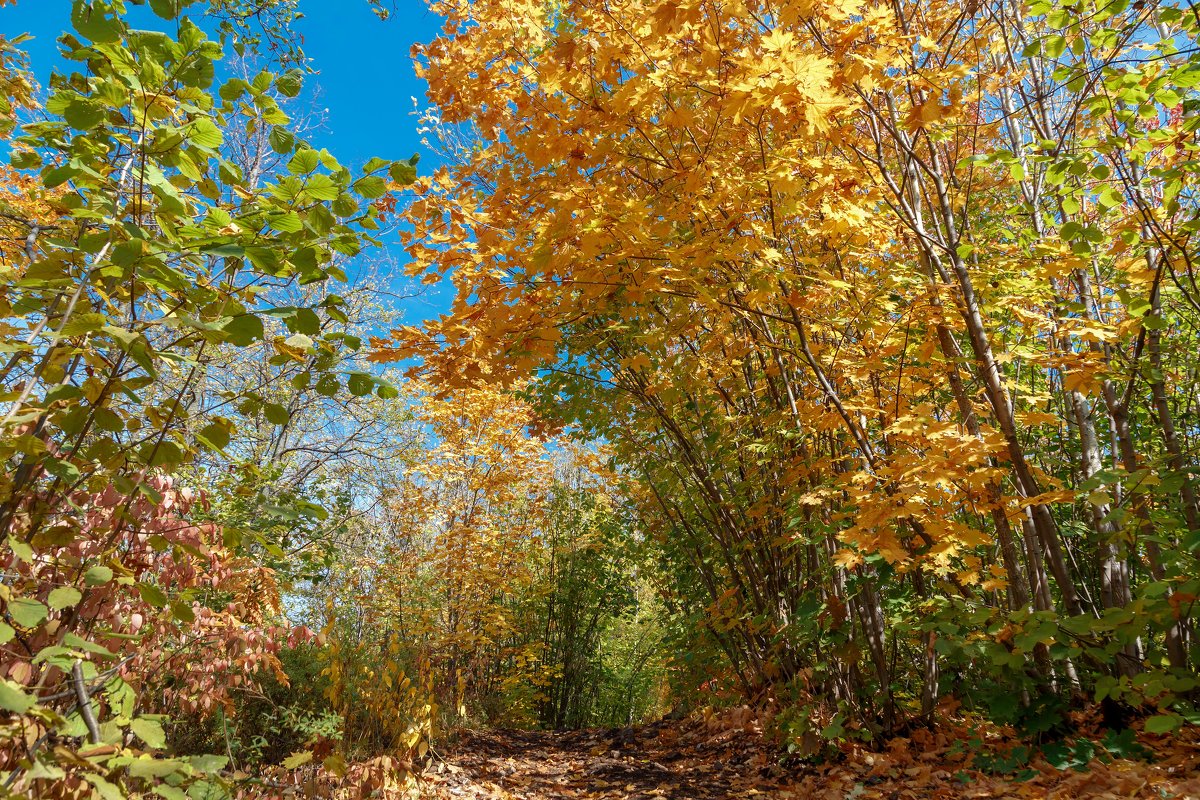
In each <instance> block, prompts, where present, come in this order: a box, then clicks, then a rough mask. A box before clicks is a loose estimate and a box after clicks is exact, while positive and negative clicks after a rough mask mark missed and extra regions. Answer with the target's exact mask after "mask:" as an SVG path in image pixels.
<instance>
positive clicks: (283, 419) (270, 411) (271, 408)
mask: <svg viewBox="0 0 1200 800" xmlns="http://www.w3.org/2000/svg"><path fill="white" fill-rule="evenodd" d="M263 416H265V417H266V418H267V422H270V423H271V424H272V425H286V424H287V423H288V420H290V419H291V415H290V414H288V411H287V409H286V408H284V407H283V406H281V405H279V404H278V403H267V404H266V405H265V406H263Z"/></svg>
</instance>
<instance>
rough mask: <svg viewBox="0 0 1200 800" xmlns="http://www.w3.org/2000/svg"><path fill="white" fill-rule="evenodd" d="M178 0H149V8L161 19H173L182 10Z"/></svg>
mask: <svg viewBox="0 0 1200 800" xmlns="http://www.w3.org/2000/svg"><path fill="white" fill-rule="evenodd" d="M180 5H181V4H180V2H179V0H150V8H152V9H154V13H155V14H158V15H159V16H160V17H162V18H163V19H175V18H176V17H177V16H179V12H180V11H181V10H182V8H181V7H180Z"/></svg>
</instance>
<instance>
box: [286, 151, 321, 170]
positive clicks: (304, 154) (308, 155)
mask: <svg viewBox="0 0 1200 800" xmlns="http://www.w3.org/2000/svg"><path fill="white" fill-rule="evenodd" d="M320 163H321V156H320V155H319V154H318V153H317V151H316V150H301V151H300V152H298V153H296V155H294V156H292V159H291V161H289V162H288V165H287V167H288V172H290V173H292V174H293V175H307V174H308V173H310V172H312V171H313V170H315V169H316V168H317V165H318V164H320Z"/></svg>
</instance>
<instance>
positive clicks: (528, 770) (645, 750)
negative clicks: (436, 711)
mask: <svg viewBox="0 0 1200 800" xmlns="http://www.w3.org/2000/svg"><path fill="white" fill-rule="evenodd" d="M756 739H757V737H751V736H747V735H746V734H745V733H744V732H743V731H728V732H727V733H726V735H720V734H718V735H716V736H714V735H712V733H711V732H709V733H707V735H705V736H703V737H700V736H697V735H696V732H695V731H689V730H684V729H681V727H680V726H679V724H678V723H669V722H658V723H655V724H652V725H645V726H640V727H633V728H615V729H593V730H583V731H562V732H553V731H537V732H534V731H504V730H491V731H475V732H470V733H465V734H463V735H462V737H461V738H460V740H459V741H458V743H457V744H456V745H455V747H454V748H453V749H452V750H451V752H449V753H447V754H445V758H446V765H444V766H443V768H442V770H441V772H440V774H435V775H432V776H431V783H433V785H434V787H436V788H435V792H436V794H435V796H436V797H438V798H471V799H482V798H487V800H493V799H495V800H509V799H510V798H511V799H512V800H585V799H586V800H617V798H620V800H660V799H663V800H725V798H730V800H732V798H742V797H755V796H758V797H799V795H797V794H793V793H792V792H789V791H786V790H785V789H784V788H783V786H784V782H785V781H786V778H787V775H785V772H784V770H782V769H781V768H779V767H778V766H776V765H775V763H774V758H772V757H771V756H769V755H768V754H767V753H766V752H765V751H763V749H762V747H761V745H760V744H759V743H758V742H757V741H756ZM451 765H452V766H451ZM434 772H435V773H437V770H436V769H435V770H434Z"/></svg>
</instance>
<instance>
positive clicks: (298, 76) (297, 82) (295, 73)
mask: <svg viewBox="0 0 1200 800" xmlns="http://www.w3.org/2000/svg"><path fill="white" fill-rule="evenodd" d="M303 76H304V73H302V72H301V71H300V70H298V69H289V70H288V71H287V72H285V73H283V74H282V75H280V76H279V77H278V78H276V79H275V89H276V90H277V91H278V92H279V93H280V94H281V95H283V96H284V97H295V96H296V95H298V94H300V88H301V86H302V85H303Z"/></svg>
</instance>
